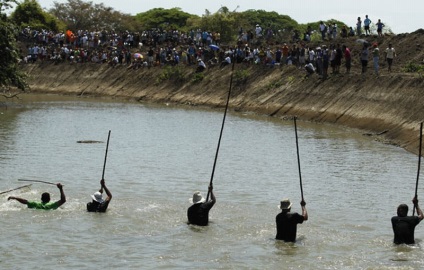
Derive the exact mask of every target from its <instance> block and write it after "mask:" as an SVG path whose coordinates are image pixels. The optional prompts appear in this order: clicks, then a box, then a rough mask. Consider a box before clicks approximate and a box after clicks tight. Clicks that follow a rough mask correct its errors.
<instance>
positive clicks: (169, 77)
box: [156, 66, 186, 84]
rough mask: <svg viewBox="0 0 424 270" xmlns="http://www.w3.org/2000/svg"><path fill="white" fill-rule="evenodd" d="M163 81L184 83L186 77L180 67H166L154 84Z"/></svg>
mask: <svg viewBox="0 0 424 270" xmlns="http://www.w3.org/2000/svg"><path fill="white" fill-rule="evenodd" d="M164 81H173V82H175V83H184V82H185V81H186V77H185V75H184V72H183V70H182V68H181V67H179V66H166V67H165V68H164V69H163V71H162V73H161V74H160V75H159V76H158V77H157V78H156V84H159V83H162V82H164Z"/></svg>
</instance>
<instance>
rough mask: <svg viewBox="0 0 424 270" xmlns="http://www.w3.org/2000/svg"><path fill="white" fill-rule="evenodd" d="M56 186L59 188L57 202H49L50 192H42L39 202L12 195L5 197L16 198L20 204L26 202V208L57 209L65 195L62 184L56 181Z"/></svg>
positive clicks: (63, 201)
mask: <svg viewBox="0 0 424 270" xmlns="http://www.w3.org/2000/svg"><path fill="white" fill-rule="evenodd" d="M56 186H57V188H58V189H59V190H60V200H58V201H57V202H50V194H49V193H48V192H44V193H43V194H42V195H41V202H30V201H28V200H25V199H22V198H18V197H13V196H10V197H9V198H7V200H17V201H18V202H20V203H22V204H26V205H27V206H28V208H34V209H44V210H50V209H57V208H59V207H60V206H61V205H62V204H64V203H65V202H66V197H65V193H64V192H63V186H62V184H61V183H57V184H56Z"/></svg>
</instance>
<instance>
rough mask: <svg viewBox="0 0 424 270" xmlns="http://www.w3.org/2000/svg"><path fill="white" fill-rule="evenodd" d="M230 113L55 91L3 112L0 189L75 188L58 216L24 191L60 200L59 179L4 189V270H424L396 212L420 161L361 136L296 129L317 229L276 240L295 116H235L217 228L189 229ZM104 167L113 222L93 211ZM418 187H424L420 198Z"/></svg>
mask: <svg viewBox="0 0 424 270" xmlns="http://www.w3.org/2000/svg"><path fill="white" fill-rule="evenodd" d="M221 121H222V112H221V111H208V110H194V109H187V108H181V107H171V106H167V105H160V106H153V105H146V104H138V103H129V102H119V101H113V100H112V101H111V100H103V101H100V102H99V100H91V99H76V98H64V97H56V96H35V97H34V96H23V100H22V101H18V102H17V103H15V104H9V106H8V108H7V110H6V109H5V108H4V107H2V108H0V168H1V173H0V191H4V190H8V189H11V188H14V187H18V186H21V185H23V184H26V183H23V182H18V181H17V179H20V178H26V179H38V180H44V181H49V182H61V183H62V184H64V185H65V187H64V190H65V193H66V196H67V202H66V204H65V205H64V206H63V207H61V208H60V209H59V210H56V211H37V210H30V209H27V208H26V207H25V206H24V205H21V204H19V203H18V202H16V201H7V196H9V195H14V196H20V197H23V198H27V199H30V200H38V199H39V197H40V194H41V193H42V192H44V191H48V192H50V193H51V195H52V198H53V200H57V199H58V198H59V192H58V190H57V188H56V187H55V186H53V185H47V184H40V183H33V184H32V186H31V187H30V188H25V189H21V190H17V191H13V192H11V193H8V194H3V195H0V225H1V226H0V268H1V269H52V268H55V269H99V268H103V269H105V268H106V269H113V268H115V269H199V268H204V269H420V268H423V267H424V259H423V258H422V250H421V242H422V239H424V231H423V228H421V227H420V226H418V227H417V230H416V238H417V242H418V244H417V245H416V246H394V245H393V244H392V231H391V224H390V218H391V216H392V215H394V214H395V210H396V207H397V205H398V204H399V203H408V204H409V205H411V203H410V201H411V199H412V196H413V194H414V189H415V180H416V167H417V157H416V156H414V155H412V154H410V153H408V152H406V151H404V150H403V149H399V148H396V147H393V146H389V145H383V144H380V143H378V142H375V141H371V140H369V138H368V137H364V136H362V135H360V133H358V132H356V131H352V130H344V129H341V128H337V127H333V126H324V125H313V124H309V123H303V122H301V121H298V135H299V148H300V149H299V150H300V160H301V169H302V180H303V189H304V196H305V200H306V202H307V209H308V211H309V217H310V219H309V221H307V222H305V223H304V224H302V225H300V226H299V229H298V241H297V242H296V243H295V244H286V243H282V242H279V241H275V240H274V236H275V224H274V220H275V216H276V215H277V214H278V212H279V210H278V209H277V205H278V204H279V200H281V199H283V198H286V197H287V198H290V199H291V200H292V201H293V202H294V206H293V211H300V205H299V201H300V187H299V172H298V167H297V159H296V144H295V136H294V128H293V125H292V123H291V122H281V121H277V120H272V119H269V118H262V117H257V116H256V117H255V116H251V115H239V114H232V113H230V114H229V115H228V117H227V122H226V125H225V129H224V134H223V138H222V143H221V150H220V152H219V157H218V162H217V167H216V171H215V175H214V187H215V193H216V196H217V204H216V205H215V207H214V208H213V210H212V211H211V213H210V220H211V223H210V226H208V227H206V228H198V227H192V226H187V224H186V221H187V219H186V210H187V208H188V207H189V205H190V204H189V202H188V199H189V198H190V197H191V195H192V192H193V191H196V190H200V191H202V192H203V193H205V192H206V190H207V185H208V183H209V180H210V176H211V171H212V165H213V159H214V155H215V149H216V146H217V140H218V136H219V130H220V127H221ZM108 130H111V131H112V133H111V139H110V146H109V152H108V159H107V166H106V172H105V179H106V183H107V185H108V186H109V188H110V190H111V192H112V193H113V200H112V202H111V204H110V207H109V210H108V212H107V213H106V214H90V213H87V212H86V211H85V204H86V203H87V202H88V201H90V194H92V193H93V192H95V191H96V190H97V189H98V188H99V180H100V178H101V175H102V168H103V161H104V153H105V143H94V144H80V143H77V141H79V140H97V141H103V142H106V140H107V133H108ZM421 192H422V189H421V188H420V190H419V194H420V193H421Z"/></svg>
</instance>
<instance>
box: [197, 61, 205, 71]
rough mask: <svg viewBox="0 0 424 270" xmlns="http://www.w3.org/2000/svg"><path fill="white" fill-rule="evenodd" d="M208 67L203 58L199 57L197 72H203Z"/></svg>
mask: <svg viewBox="0 0 424 270" xmlns="http://www.w3.org/2000/svg"><path fill="white" fill-rule="evenodd" d="M205 69H206V65H205V62H203V60H202V59H201V58H198V59H197V68H196V73H199V72H203V71H204V70H205Z"/></svg>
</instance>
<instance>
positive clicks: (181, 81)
mask: <svg viewBox="0 0 424 270" xmlns="http://www.w3.org/2000/svg"><path fill="white" fill-rule="evenodd" d="M24 71H25V72H27V74H28V75H29V78H28V83H29V86H30V92H31V93H43V94H46V93H48V94H61V95H76V96H94V97H113V98H119V99H127V100H128V99H131V100H137V101H139V102H151V103H172V104H179V105H190V106H203V107H209V108H223V107H224V106H225V103H226V98H227V95H228V91H229V89H230V81H231V67H230V66H227V67H224V68H222V69H220V68H218V67H214V68H211V69H208V70H207V71H206V72H204V73H203V74H202V75H198V74H195V73H194V68H193V67H186V66H183V67H178V68H177V69H176V68H172V67H168V68H163V67H162V68H161V67H153V68H150V69H148V68H144V69H143V68H142V69H138V70H133V69H127V68H126V67H125V66H118V67H115V68H113V67H110V66H108V65H107V64H91V63H86V64H73V65H71V64H66V63H60V64H57V65H56V64H53V63H50V62H45V63H35V64H28V65H26V66H24ZM382 73H383V74H382V75H380V76H379V77H377V76H375V75H372V71H369V72H368V74H367V75H366V76H362V75H361V74H358V73H351V74H337V75H332V76H330V77H329V78H328V79H327V80H321V79H319V78H318V77H317V76H316V75H313V76H312V77H311V78H305V73H304V72H303V71H302V70H299V69H297V68H296V67H293V66H285V67H278V66H276V67H273V68H270V67H264V66H255V65H251V66H245V65H242V64H237V65H235V68H234V72H233V79H232V84H231V98H230V103H229V109H230V110H234V111H238V112H250V113H256V114H260V115H267V116H270V117H277V118H280V119H283V120H287V119H291V118H292V117H293V116H297V117H298V119H299V120H301V121H311V122H316V123H330V124H336V125H340V126H345V127H349V128H355V129H359V130H362V131H363V134H364V135H367V136H370V137H372V138H373V139H375V140H378V141H380V142H383V143H388V144H393V145H397V146H400V147H402V148H404V149H406V150H407V151H410V152H412V153H414V154H418V148H419V126H420V122H422V121H423V120H424V110H423V104H424V95H423V91H424V78H423V77H422V76H419V75H418V74H409V73H408V74H405V73H391V74H390V73H387V72H385V73H384V72H382Z"/></svg>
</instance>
